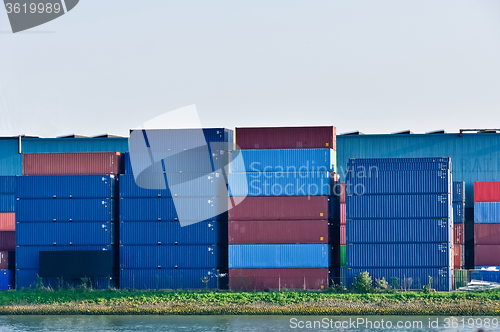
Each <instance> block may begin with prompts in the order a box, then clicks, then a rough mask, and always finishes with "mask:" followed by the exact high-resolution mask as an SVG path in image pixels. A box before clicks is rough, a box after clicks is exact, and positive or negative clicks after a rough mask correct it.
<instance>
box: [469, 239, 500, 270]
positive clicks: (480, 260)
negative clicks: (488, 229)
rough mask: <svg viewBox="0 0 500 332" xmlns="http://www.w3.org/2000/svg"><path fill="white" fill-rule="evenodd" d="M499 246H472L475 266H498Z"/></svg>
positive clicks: (499, 258)
mask: <svg viewBox="0 0 500 332" xmlns="http://www.w3.org/2000/svg"><path fill="white" fill-rule="evenodd" d="M499 252H500V245H499V244H477V245H475V246H474V265H475V266H500V255H498V253H499Z"/></svg>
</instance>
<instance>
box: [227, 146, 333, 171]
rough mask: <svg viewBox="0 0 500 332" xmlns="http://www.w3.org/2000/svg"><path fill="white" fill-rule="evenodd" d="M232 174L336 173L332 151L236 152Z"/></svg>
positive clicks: (273, 150)
mask: <svg viewBox="0 0 500 332" xmlns="http://www.w3.org/2000/svg"><path fill="white" fill-rule="evenodd" d="M232 154H233V155H237V156H238V157H239V158H235V159H234V160H232V162H231V165H230V168H229V169H230V172H234V173H237V172H317V171H321V172H335V171H336V169H335V162H336V151H335V150H332V149H272V150H236V151H233V153H232Z"/></svg>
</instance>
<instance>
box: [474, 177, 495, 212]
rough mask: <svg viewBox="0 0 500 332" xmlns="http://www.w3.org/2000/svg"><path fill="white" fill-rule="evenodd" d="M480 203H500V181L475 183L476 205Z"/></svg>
mask: <svg viewBox="0 0 500 332" xmlns="http://www.w3.org/2000/svg"><path fill="white" fill-rule="evenodd" d="M479 202H500V181H475V182H474V203H479ZM474 205H475V204H474ZM474 208H475V207H474Z"/></svg>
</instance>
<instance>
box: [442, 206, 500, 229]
mask: <svg viewBox="0 0 500 332" xmlns="http://www.w3.org/2000/svg"><path fill="white" fill-rule="evenodd" d="M452 205H453V223H455V224H463V223H464V222H465V203H462V202H453V203H452ZM499 221H500V220H499Z"/></svg>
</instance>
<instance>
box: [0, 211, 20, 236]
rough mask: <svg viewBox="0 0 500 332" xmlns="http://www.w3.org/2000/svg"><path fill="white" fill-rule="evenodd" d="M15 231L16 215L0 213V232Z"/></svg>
mask: <svg viewBox="0 0 500 332" xmlns="http://www.w3.org/2000/svg"><path fill="white" fill-rule="evenodd" d="M15 230H16V214H15V213H14V212H6V213H0V232H14V231H15Z"/></svg>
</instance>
